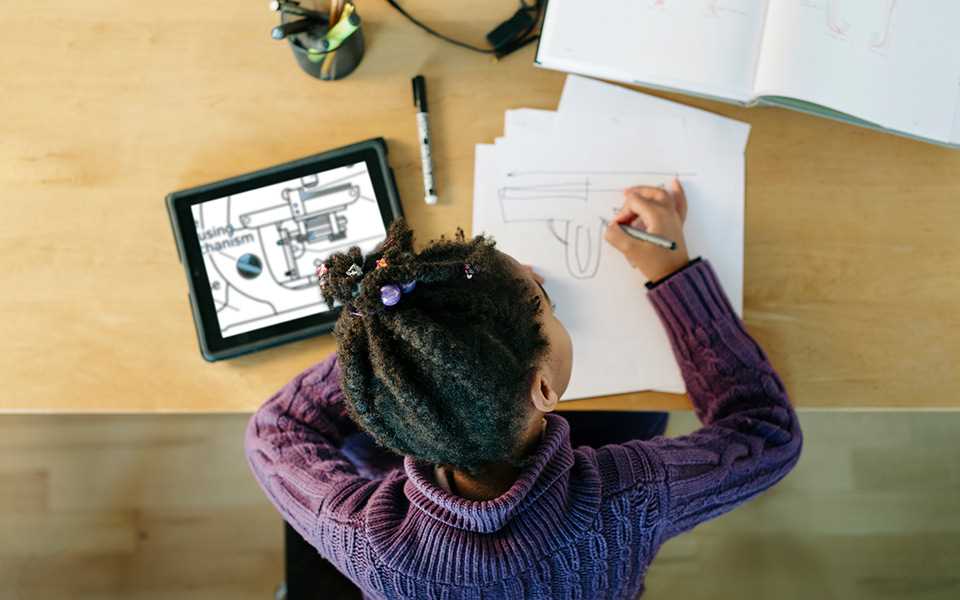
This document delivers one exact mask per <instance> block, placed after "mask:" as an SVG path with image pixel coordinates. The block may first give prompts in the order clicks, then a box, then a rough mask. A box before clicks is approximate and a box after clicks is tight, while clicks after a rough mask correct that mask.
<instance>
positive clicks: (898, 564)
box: [0, 412, 960, 600]
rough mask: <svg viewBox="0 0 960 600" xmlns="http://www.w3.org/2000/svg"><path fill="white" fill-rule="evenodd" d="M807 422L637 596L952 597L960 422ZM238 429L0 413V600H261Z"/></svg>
mask: <svg viewBox="0 0 960 600" xmlns="http://www.w3.org/2000/svg"><path fill="white" fill-rule="evenodd" d="M801 420H802V423H803V425H804V433H805V448H804V454H803V457H802V459H801V461H800V464H799V465H798V467H797V469H796V470H795V471H794V472H793V473H792V474H791V475H790V476H789V477H788V478H787V479H786V480H785V481H784V482H783V483H782V484H781V485H780V486H779V487H777V488H775V489H774V490H772V491H771V492H770V493H768V494H766V495H764V496H762V497H760V498H759V499H757V500H756V501H755V502H753V503H752V504H749V505H747V506H745V507H742V508H740V509H738V510H737V511H734V512H733V513H731V514H729V515H727V516H725V517H723V518H721V519H719V520H716V521H714V522H712V523H708V524H706V525H703V526H701V527H699V528H698V529H696V530H695V531H694V532H692V533H691V534H688V535H686V536H681V537H680V538H677V539H675V540H673V541H671V542H669V543H668V544H667V545H666V546H665V547H664V548H663V550H662V551H661V553H660V555H659V556H658V558H657V560H655V561H654V564H653V566H652V567H651V571H650V574H649V577H648V581H647V585H648V590H649V591H648V595H647V597H648V598H668V597H669V598H683V599H685V600H697V599H699V598H710V599H724V598H731V599H732V598H737V599H740V598H778V600H783V599H791V598H818V599H834V598H836V599H846V598H871V599H888V598H910V599H912V600H928V599H929V600H933V599H948V598H949V599H956V598H960V510H958V509H960V444H958V439H957V437H958V436H957V432H958V431H960V413H940V414H938V413H825V412H823V413H804V414H802V415H801ZM245 421H246V417H243V416H150V417H144V416H109V417H89V416H0V600H7V599H17V600H28V599H29V600H35V599H47V598H50V599H54V598H55V599H58V600H60V599H64V598H71V599H73V598H76V599H110V600H112V599H120V598H123V599H125V600H129V599H159V598H177V599H179V598H202V599H207V598H210V599H214V598H216V599H221V598H230V599H231V600H246V599H250V600H253V599H269V598H272V597H273V590H274V587H275V586H276V584H277V583H278V582H279V581H280V579H281V576H282V575H281V573H282V556H281V543H282V529H281V526H280V521H279V519H278V517H277V516H276V515H275V514H274V512H273V510H272V508H271V507H270V505H269V504H267V502H266V500H265V499H264V498H263V496H262V495H261V493H260V491H259V490H258V488H257V487H256V486H255V485H254V483H253V480H252V479H251V477H250V476H249V474H248V473H247V468H246V464H245V462H244V460H243V454H242V450H241V440H242V431H243V427H244V424H245ZM694 426H695V423H694V421H693V417H692V416H691V415H690V414H688V413H684V414H677V415H674V417H673V419H672V422H671V432H672V433H675V434H677V433H684V432H687V431H690V430H691V429H693V428H694Z"/></svg>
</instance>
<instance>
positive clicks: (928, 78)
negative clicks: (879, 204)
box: [754, 0, 960, 141]
mask: <svg viewBox="0 0 960 600" xmlns="http://www.w3.org/2000/svg"><path fill="white" fill-rule="evenodd" d="M958 25H960V2H957V0H899V1H895V0H816V1H814V0H808V1H805V2H797V1H796V0H772V1H771V3H770V8H769V12H768V14H767V26H766V31H765V32H764V40H763V50H762V52H761V58H760V63H759V66H758V69H757V78H756V84H755V87H754V93H755V94H756V95H758V96H761V95H778V96H790V97H793V98H799V99H801V100H806V101H808V102H813V103H816V104H821V105H823V106H827V107H829V108H832V109H834V110H839V111H841V112H845V113H848V114H851V115H854V116H856V117H859V118H861V119H865V120H867V121H872V122H874V123H877V124H879V125H882V126H884V127H887V128H890V129H895V130H899V131H904V132H908V133H912V134H915V135H919V136H923V137H927V138H932V139H936V140H941V141H949V140H950V138H951V135H952V130H953V126H954V115H955V114H956V108H957V101H958V98H960V33H958V29H957V28H958Z"/></svg>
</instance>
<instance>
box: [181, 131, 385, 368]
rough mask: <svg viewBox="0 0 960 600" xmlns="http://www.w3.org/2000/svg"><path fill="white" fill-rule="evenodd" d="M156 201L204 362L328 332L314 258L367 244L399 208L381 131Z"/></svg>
mask: <svg viewBox="0 0 960 600" xmlns="http://www.w3.org/2000/svg"><path fill="white" fill-rule="evenodd" d="M166 202H167V211H168V212H169V214H170V221H171V224H172V225H173V233H174V238H175V239H176V243H177V249H178V251H179V254H180V261H181V262H182V263H183V265H184V268H185V270H186V274H187V284H188V288H189V292H190V293H189V299H190V305H191V309H192V311H193V320H194V323H195V325H196V330H197V338H198V340H199V344H200V352H201V354H202V355H203V357H204V358H205V359H207V360H209V361H214V360H220V359H224V358H230V357H234V356H239V355H241V354H246V353H249V352H255V351H257V350H262V349H264V348H268V347H270V346H276V345H278V344H283V343H286V342H291V341H294V340H298V339H302V338H305V337H309V336H314V335H318V334H322V333H327V332H329V331H331V330H332V329H333V325H334V323H335V322H336V319H337V316H338V315H339V312H340V307H339V306H336V307H333V308H331V307H328V306H327V305H326V304H325V303H324V301H323V298H322V297H321V295H320V287H319V284H318V281H317V276H316V270H317V267H318V266H319V265H320V264H321V263H322V262H323V261H324V260H325V259H326V258H327V257H328V256H329V255H330V254H331V253H334V252H342V251H344V250H347V249H348V248H350V247H351V246H359V247H360V249H361V250H362V251H363V252H364V253H368V252H370V251H372V250H373V249H375V248H376V247H377V245H378V244H380V243H381V242H382V241H383V240H384V239H385V238H386V232H387V227H388V226H389V224H390V223H391V222H393V221H394V220H395V219H397V218H399V217H400V216H401V214H402V213H401V208H400V201H399V198H398V196H397V190H396V185H395V182H394V179H393V172H392V170H391V169H390V167H389V165H388V164H387V146H386V143H385V142H384V141H383V139H375V140H368V141H366V142H361V143H358V144H353V145H351V146H347V147H345V148H339V149H336V150H331V151H329V152H324V153H322V154H317V155H314V156H309V157H307V158H303V159H300V160H295V161H293V162H288V163H284V164H282V165H277V166H275V167H270V168H268V169H263V170H261V171H257V172H255V173H248V174H246V175H240V176H238V177H234V178H231V179H227V180H224V181H218V182H216V183H211V184H208V185H203V186H199V187H195V188H191V189H188V190H182V191H179V192H173V193H172V194H169V195H168V196H167V199H166Z"/></svg>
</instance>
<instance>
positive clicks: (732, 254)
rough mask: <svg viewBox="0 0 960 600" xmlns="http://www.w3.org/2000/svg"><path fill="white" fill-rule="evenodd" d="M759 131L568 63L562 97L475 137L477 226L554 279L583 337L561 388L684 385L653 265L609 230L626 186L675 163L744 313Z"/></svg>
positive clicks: (703, 252)
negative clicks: (747, 223) (650, 271)
mask: <svg viewBox="0 0 960 600" xmlns="http://www.w3.org/2000/svg"><path fill="white" fill-rule="evenodd" d="M749 131H750V128H749V126H748V125H747V124H745V123H740V122H738V121H733V120H731V119H727V118H723V117H719V116H716V115H713V114H711V113H708V112H704V111H701V110H696V109H693V108H690V107H686V106H683V105H680V104H676V103H673V102H669V101H666V100H662V99H659V98H655V97H653V96H648V95H645V94H641V93H638V92H634V91H631V90H628V89H626V88H622V87H619V86H615V85H610V84H606V83H602V82H598V81H594V80H592V79H587V78H583V77H576V76H570V77H568V78H567V83H566V86H565V87H564V90H563V95H562V97H561V99H560V105H559V107H558V110H556V111H545V110H534V109H523V108H521V109H517V110H510V111H507V113H506V118H505V122H504V136H503V137H502V138H498V139H497V140H496V143H495V144H480V145H478V146H477V150H476V171H475V175H474V177H475V190H474V201H473V207H474V213H473V231H474V233H486V234H488V235H490V236H491V237H493V238H494V239H496V241H497V246H498V247H499V248H500V250H502V251H504V252H506V253H508V254H510V255H512V256H513V257H514V258H516V259H517V260H519V261H520V262H522V263H525V264H530V265H533V266H534V267H535V268H536V270H537V271H538V272H539V273H540V274H542V275H543V276H544V277H545V278H546V282H547V283H546V287H547V290H548V292H549V293H550V295H551V297H552V298H553V300H554V301H555V303H556V304H557V314H558V316H559V318H560V319H561V321H563V323H564V324H565V325H566V327H567V329H568V330H569V331H570V334H571V336H572V338H573V348H574V350H573V352H574V367H573V376H572V380H571V382H570V387H569V389H568V390H567V393H566V394H565V396H564V399H567V400H571V399H574V398H583V397H589V396H600V395H606V394H617V393H623V392H630V391H637V390H661V391H667V392H678V393H679V392H683V391H684V385H683V380H682V379H681V377H680V371H679V369H678V367H677V365H676V362H675V359H674V357H673V353H672V351H671V349H670V344H669V342H668V340H667V336H666V333H665V332H664V329H663V326H662V325H661V323H660V321H659V319H658V318H657V316H656V313H655V312H654V311H653V308H652V306H651V305H650V302H649V300H647V298H646V295H647V292H646V288H645V287H644V286H643V283H644V281H645V280H644V277H643V275H642V274H641V273H640V272H639V271H636V270H634V269H632V268H631V267H630V266H629V265H628V264H627V262H626V260H625V259H624V258H623V256H622V255H621V254H620V253H619V252H617V251H616V250H615V249H614V248H612V247H610V246H609V245H608V244H607V243H606V242H605V241H603V229H604V226H605V223H606V222H608V221H609V220H610V218H611V217H612V216H613V214H615V212H616V211H617V210H618V209H619V208H620V207H621V206H622V205H623V190H624V189H625V188H627V187H630V186H634V185H654V186H656V185H664V184H665V183H666V182H668V181H669V180H670V178H672V177H673V176H675V175H677V176H679V178H680V181H681V182H682V183H683V185H684V188H685V190H686V193H687V200H688V203H689V214H688V216H687V222H686V226H685V233H686V237H687V243H688V246H689V248H690V253H691V257H695V256H703V257H704V258H706V259H708V260H710V262H711V263H712V264H713V267H714V269H715V270H716V272H717V274H718V275H719V277H720V280H721V282H722V283H723V286H724V289H725V290H726V292H727V295H728V296H729V297H730V301H731V303H732V304H733V306H734V308H735V310H736V311H737V312H738V313H740V312H741V310H742V304H743V205H744V150H745V148H746V143H747V137H748V135H749Z"/></svg>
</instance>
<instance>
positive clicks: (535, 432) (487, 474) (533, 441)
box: [449, 418, 547, 500]
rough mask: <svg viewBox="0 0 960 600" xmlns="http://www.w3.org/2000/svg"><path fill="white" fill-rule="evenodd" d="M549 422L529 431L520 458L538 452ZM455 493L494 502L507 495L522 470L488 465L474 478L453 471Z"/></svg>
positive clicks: (451, 472)
mask: <svg viewBox="0 0 960 600" xmlns="http://www.w3.org/2000/svg"><path fill="white" fill-rule="evenodd" d="M546 428H547V422H546V420H544V419H542V418H541V420H540V421H539V422H536V423H535V424H532V426H531V427H530V428H529V429H528V430H527V435H526V436H525V441H524V443H523V444H522V446H521V449H520V451H519V452H518V453H517V455H518V456H521V457H522V456H526V455H528V454H530V453H531V452H533V451H534V450H536V448H537V446H539V445H540V440H541V439H542V438H543V434H544V432H545V431H546ZM449 474H450V475H452V477H451V479H452V483H453V490H452V491H453V493H455V494H456V495H458V496H460V497H461V498H466V499H467V500H493V499H494V498H498V497H500V496H502V495H503V494H505V493H506V492H507V490H509V489H510V488H511V487H512V486H513V484H514V483H515V482H516V481H517V477H519V475H520V468H519V467H516V466H514V465H512V464H510V463H494V464H491V465H488V466H487V467H486V468H485V469H484V471H483V475H482V476H478V477H474V476H472V475H470V474H469V473H467V472H465V471H460V470H457V469H451V471H450V473H449Z"/></svg>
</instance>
